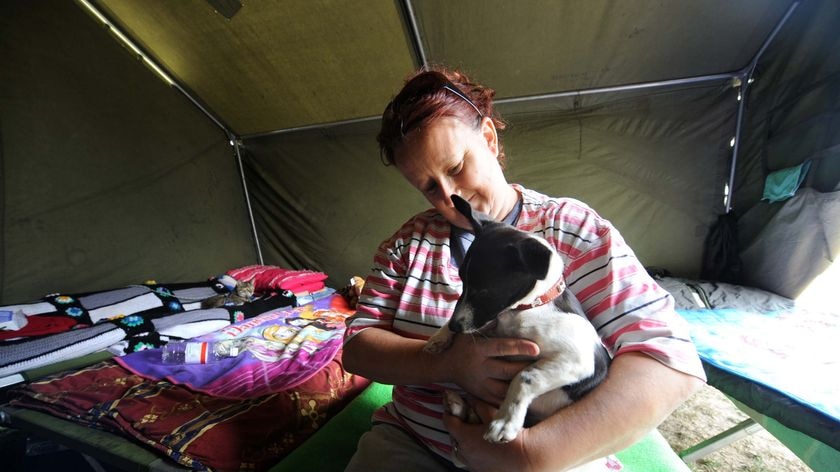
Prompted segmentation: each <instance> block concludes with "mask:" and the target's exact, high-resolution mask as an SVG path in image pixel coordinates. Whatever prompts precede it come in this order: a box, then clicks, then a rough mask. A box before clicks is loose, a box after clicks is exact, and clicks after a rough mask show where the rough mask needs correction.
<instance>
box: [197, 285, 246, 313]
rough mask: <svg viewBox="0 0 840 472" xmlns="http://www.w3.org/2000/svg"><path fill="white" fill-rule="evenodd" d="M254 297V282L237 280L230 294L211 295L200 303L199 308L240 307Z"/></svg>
mask: <svg viewBox="0 0 840 472" xmlns="http://www.w3.org/2000/svg"><path fill="white" fill-rule="evenodd" d="M253 296H254V281H253V280H246V281H244V282H242V281H239V280H237V281H236V287H235V288H234V289H233V291H232V292H230V293H220V294H218V295H213V296H212V297H210V298H205V299H204V300H202V301H201V308H204V309H208V308H217V307H220V306H226V305H228V306H230V305H241V304H243V303H245V302H249V301H251V297H253Z"/></svg>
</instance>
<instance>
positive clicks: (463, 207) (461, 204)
mask: <svg viewBox="0 0 840 472" xmlns="http://www.w3.org/2000/svg"><path fill="white" fill-rule="evenodd" d="M449 198H450V199H452V204H453V205H455V209H456V210H458V212H459V213H461V214H462V215H464V216H465V217H466V218H467V221H469V222H470V225H472V227H473V231H475V233H476V234H478V233H480V232H481V228H482V226H483V225H484V223H485V222H488V221H493V220H492V218H490V217H489V216H487V215H485V214H484V213H481V212H480V211H475V210H473V208H472V205H470V203H469V202H468V201H466V200H464V199H463V198H461V197H459V196H458V195H455V194H452V195H451V196H450V197H449Z"/></svg>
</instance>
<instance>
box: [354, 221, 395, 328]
mask: <svg viewBox="0 0 840 472" xmlns="http://www.w3.org/2000/svg"><path fill="white" fill-rule="evenodd" d="M399 241H400V237H399V234H395V235H394V236H393V237H391V238H390V239H388V240H386V241H384V242H383V243H382V244H380V245H379V247H378V248H377V250H376V253H375V254H374V256H373V267H372V268H371V273H370V275H368V277H367V279H366V280H365V285H364V287H363V288H362V293H361V294H359V302H358V305H357V307H356V313H355V314H354V315H353V316H351V317H350V318H349V319H348V320H347V330H346V331H345V334H344V342H345V343H346V342H347V341H348V340H350V338H352V337H353V336H355V335H356V334H358V333H359V332H361V331H363V330H364V329H366V328H374V327H375V328H381V329H386V330H389V331H390V330H392V328H393V324H394V315H395V313H396V311H397V307H398V306H399V303H400V296H401V294H402V292H403V290H404V289H405V280H406V278H405V274H406V270H405V264H404V263H403V262H402V260H401V251H400V250H399V247H400V243H399Z"/></svg>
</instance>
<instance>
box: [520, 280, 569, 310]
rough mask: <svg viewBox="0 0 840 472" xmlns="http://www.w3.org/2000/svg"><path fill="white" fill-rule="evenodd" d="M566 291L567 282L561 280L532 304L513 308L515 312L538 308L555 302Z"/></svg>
mask: <svg viewBox="0 0 840 472" xmlns="http://www.w3.org/2000/svg"><path fill="white" fill-rule="evenodd" d="M564 290H566V282H565V281H564V280H563V279H562V278H561V279H560V281H558V282H557V283H556V284H554V286H553V287H551V288H550V289H549V290H548V291H547V292H545V293H544V294H542V295H540V296H539V297H537V299H536V300H534V301H533V302H531V303H526V304H523V305H516V306H515V307H513V309H514V310H528V309H531V308H536V307H538V306H542V305H545V304H546V303H548V302H550V301H552V300H554V299H555V298H557V297H559V296H560V295H561V294H562V293H563V291H564Z"/></svg>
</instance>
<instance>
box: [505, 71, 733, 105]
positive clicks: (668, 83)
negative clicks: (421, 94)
mask: <svg viewBox="0 0 840 472" xmlns="http://www.w3.org/2000/svg"><path fill="white" fill-rule="evenodd" d="M734 77H737V73H735V72H730V73H723V74H713V75H701V76H696V77H686V78H682V79H671V80H660V81H656V82H641V83H637V84H626V85H616V86H613V87H598V88H591V89H581V90H570V91H568V92H556V93H546V94H539V95H526V96H522V97H511V98H502V99H499V100H496V101H495V103H496V104H507V103H521V102H531V101H536V100H550V99H553V98H563V97H578V96H581V95H596V94H599V93H611V92H628V91H632V90H644V89H650V88H664V87H677V86H680V85H691V84H700V83H704V82H718V81H724V80H732V79H733V78H734Z"/></svg>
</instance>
